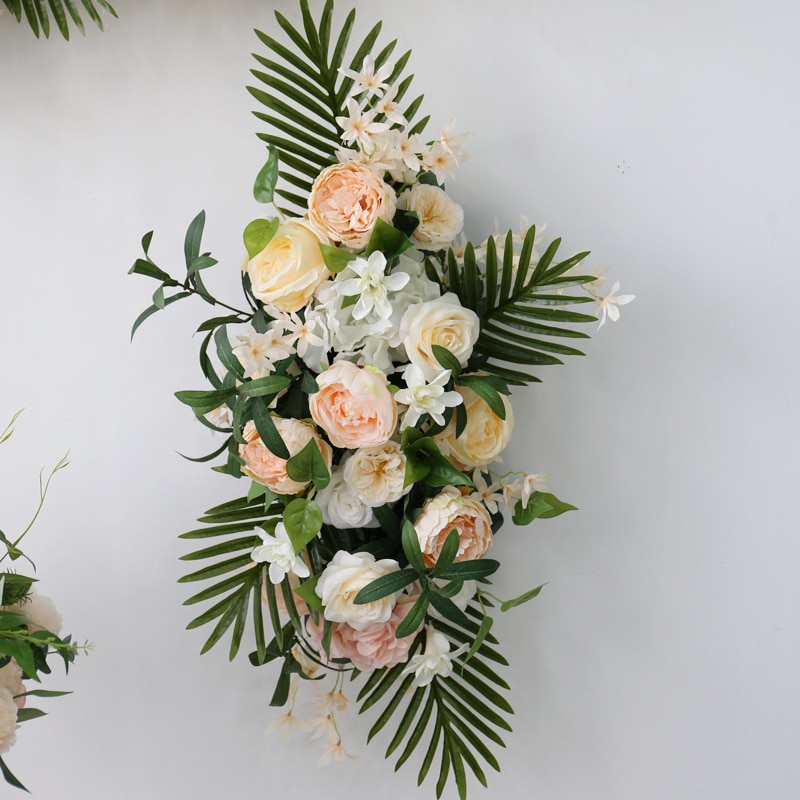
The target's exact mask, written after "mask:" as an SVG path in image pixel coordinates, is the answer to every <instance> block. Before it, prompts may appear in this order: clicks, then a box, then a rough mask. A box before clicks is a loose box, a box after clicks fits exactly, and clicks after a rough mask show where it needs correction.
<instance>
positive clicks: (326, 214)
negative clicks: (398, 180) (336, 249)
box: [308, 161, 397, 250]
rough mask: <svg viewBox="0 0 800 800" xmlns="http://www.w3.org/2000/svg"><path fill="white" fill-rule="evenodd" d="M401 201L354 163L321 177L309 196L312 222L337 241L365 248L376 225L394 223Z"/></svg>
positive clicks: (329, 170)
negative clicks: (381, 222)
mask: <svg viewBox="0 0 800 800" xmlns="http://www.w3.org/2000/svg"><path fill="white" fill-rule="evenodd" d="M396 206H397V200H396V198H395V193H394V189H392V188H391V187H390V186H388V185H387V184H386V183H384V182H383V180H381V178H380V177H378V175H376V174H375V173H374V172H373V171H372V170H371V169H370V168H369V167H366V166H364V165H363V164H358V163H356V162H354V161H350V162H347V163H345V164H333V165H331V166H330V167H326V168H325V169H324V170H322V172H320V174H319V175H318V176H317V179H316V180H315V181H314V185H313V186H312V187H311V194H310V195H309V197H308V219H309V221H310V222H311V223H312V224H313V225H314V226H315V227H317V228H318V229H319V230H320V231H321V232H322V233H324V234H325V235H326V236H329V237H330V238H331V239H332V240H333V241H334V242H340V243H341V244H343V245H345V247H350V248H352V249H354V250H361V249H363V248H364V247H365V246H366V244H367V242H368V241H369V237H370V235H371V234H372V229H373V228H374V227H375V223H376V222H377V221H378V220H379V219H382V220H383V221H384V222H389V223H391V221H392V218H393V217H394V212H395V210H396Z"/></svg>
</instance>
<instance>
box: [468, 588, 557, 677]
mask: <svg viewBox="0 0 800 800" xmlns="http://www.w3.org/2000/svg"><path fill="white" fill-rule="evenodd" d="M540 588H541V587H540ZM523 602H524V601H523ZM500 610H501V611H505V610H506V609H505V608H502V607H501V609H500ZM493 623H494V620H493V619H492V618H491V617H490V616H489V615H488V614H487V615H486V616H485V617H484V618H483V621H482V622H481V626H480V628H478V635H477V636H476V637H475V641H474V642H473V643H472V646H471V647H470V648H469V650H468V651H467V654H466V656H464V661H465V662H467V661H469V660H470V659H471V658H472V657H473V656H474V655H475V653H477V652H478V649H479V648H480V646H481V645H482V644H483V640H484V639H485V638H486V634H487V633H489V631H490V630H491V629H492V625H493Z"/></svg>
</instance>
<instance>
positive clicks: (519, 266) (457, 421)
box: [131, 0, 632, 797]
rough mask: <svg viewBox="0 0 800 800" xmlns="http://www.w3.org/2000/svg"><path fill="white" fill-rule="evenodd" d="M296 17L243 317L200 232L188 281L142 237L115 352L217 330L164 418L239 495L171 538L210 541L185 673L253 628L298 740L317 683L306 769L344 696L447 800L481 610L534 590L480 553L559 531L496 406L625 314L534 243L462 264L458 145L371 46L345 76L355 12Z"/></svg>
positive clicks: (481, 757) (480, 735)
mask: <svg viewBox="0 0 800 800" xmlns="http://www.w3.org/2000/svg"><path fill="white" fill-rule="evenodd" d="M300 9H301V14H302V27H300V28H298V27H295V26H293V25H292V24H291V23H290V22H289V21H288V20H287V19H286V18H285V17H284V16H283V15H281V14H280V13H278V12H275V16H276V19H277V23H278V26H279V27H280V28H281V29H282V30H283V32H284V33H285V35H286V37H287V38H288V44H287V43H282V42H281V41H279V40H278V39H275V38H273V37H271V36H269V35H267V34H265V33H262V32H259V31H256V33H257V35H258V37H259V39H260V40H261V42H262V43H263V44H264V45H265V46H266V47H267V49H268V51H269V55H267V56H261V55H256V56H255V58H256V59H257V61H258V62H259V68H258V69H254V70H253V75H254V76H255V77H256V78H257V79H258V81H259V83H260V84H261V86H259V87H251V88H250V89H249V90H250V92H251V93H252V95H253V96H254V97H255V98H256V100H257V101H259V103H260V104H261V105H262V106H263V110H259V111H257V112H256V117H258V118H259V119H260V120H262V121H264V122H265V123H267V125H268V126H269V128H268V130H267V132H265V133H260V134H259V137H260V138H261V139H262V140H263V141H264V142H265V143H266V144H267V148H268V159H267V162H266V164H265V165H264V167H263V169H261V171H260V172H259V174H258V176H257V178H256V181H255V186H254V196H255V198H256V199H257V200H259V201H261V202H264V203H272V204H273V206H274V208H275V209H276V211H277V216H274V217H271V218H261V219H256V220H253V221H252V222H250V223H249V224H248V225H247V226H246V227H245V229H244V245H245V248H246V250H247V255H246V258H245V260H244V264H243V267H242V273H241V277H242V290H243V304H244V307H243V308H239V307H237V306H236V305H232V304H229V303H226V302H222V301H221V300H218V299H217V298H216V297H215V296H214V295H213V294H212V293H211V292H210V290H209V288H208V287H207V286H206V284H205V282H204V280H203V278H202V275H203V273H204V271H205V270H207V269H209V268H210V267H212V266H214V265H215V264H216V263H217V262H216V260H215V259H214V258H213V257H212V256H211V255H210V254H209V253H207V252H202V247H201V239H202V234H203V229H204V224H205V214H204V213H203V212H201V213H200V214H199V215H198V216H197V217H196V218H195V219H194V220H193V221H192V223H191V225H190V226H189V229H188V231H187V234H186V238H185V247H184V256H185V262H186V275H185V277H184V278H182V279H178V278H175V277H173V276H172V275H170V274H169V273H168V272H166V271H165V270H163V269H162V268H161V267H159V266H157V265H156V263H155V262H154V261H153V259H152V258H151V257H150V253H149V251H150V245H151V240H152V232H151V233H148V234H147V235H145V237H144V239H143V240H142V245H143V249H144V257H143V258H140V259H137V260H136V262H135V263H134V265H133V267H132V268H131V272H133V273H138V274H141V275H145V276H148V277H150V278H153V279H155V280H156V281H157V282H158V284H159V285H158V288H157V289H156V291H155V294H154V296H153V303H152V305H151V306H150V307H149V308H147V309H146V310H145V311H144V312H143V313H142V314H141V315H140V316H139V318H138V319H137V320H136V322H135V323H134V326H133V331H134V332H135V331H136V330H137V328H138V327H139V325H140V324H141V323H142V322H143V321H144V320H145V319H146V318H148V317H149V316H151V315H152V314H154V313H156V312H157V311H159V310H161V309H163V308H165V307H166V306H167V305H170V304H172V303H174V302H177V301H178V300H181V299H183V298H187V297H191V296H198V297H200V298H201V299H202V300H204V301H205V302H206V303H209V304H210V305H212V306H216V307H217V308H218V309H220V311H219V312H217V315H216V316H214V317H213V318H211V319H209V320H207V321H206V322H204V323H203V324H202V325H201V326H200V327H199V329H198V331H199V332H200V333H202V334H203V340H202V344H201V345H200V365H201V368H202V371H203V374H204V375H205V377H206V378H207V380H208V381H209V383H210V384H211V388H206V389H201V390H191V391H180V392H177V398H178V400H180V401H181V402H182V403H185V404H186V405H188V406H190V407H191V409H192V410H193V411H194V413H195V415H196V417H197V419H198V420H199V421H200V422H201V423H202V424H203V425H205V426H207V427H209V428H211V429H212V430H214V431H217V432H219V433H221V434H222V435H223V436H224V437H225V438H224V441H223V442H222V444H221V445H220V446H219V447H218V448H217V449H216V450H215V451H214V452H212V453H210V454H208V455H207V456H203V457H201V458H199V459H193V460H197V461H211V460H214V459H217V458H218V457H220V458H222V463H220V464H218V465H217V466H214V467H213V469H215V470H217V471H218V472H221V473H225V474H227V475H230V476H232V477H234V478H237V479H240V480H241V479H244V481H247V487H246V488H245V487H243V489H242V490H241V492H240V494H241V496H240V497H239V498H238V499H234V500H231V501H230V502H227V503H224V504H222V505H219V506H217V507H215V508H212V509H210V510H209V511H207V512H206V513H205V515H204V516H202V517H200V522H201V523H202V527H200V528H198V529H196V530H192V531H189V532H188V533H184V534H183V535H182V536H183V538H185V539H188V540H191V541H201V542H204V543H207V542H208V540H211V541H212V542H213V543H212V544H210V545H208V544H204V545H203V546H202V547H201V548H200V549H198V550H195V551H193V552H190V553H188V554H186V555H185V556H184V557H183V558H184V559H185V560H187V561H192V562H204V566H201V567H200V568H199V569H195V570H194V571H192V572H191V573H189V574H187V575H186V576H185V577H184V578H182V581H183V582H186V583H196V582H204V583H205V584H206V585H205V587H204V588H202V589H201V590H200V591H198V592H197V593H195V594H193V595H192V596H191V597H189V598H188V599H187V600H186V603H187V604H190V605H193V604H195V603H205V602H207V603H210V605H209V606H208V607H207V608H206V610H204V611H203V612H202V613H201V614H200V615H199V616H197V617H196V618H194V619H193V620H192V621H191V622H190V623H189V626H188V627H189V628H196V627H201V626H205V625H212V626H213V628H212V631H211V634H210V636H209V637H208V639H207V641H206V643H205V645H204V647H203V652H205V651H207V650H208V649H209V648H211V647H213V646H214V645H215V644H216V643H217V642H219V641H220V639H221V638H222V637H223V635H224V634H225V633H226V632H227V631H231V637H230V657H231V658H233V657H234V656H235V655H236V653H237V652H238V650H239V648H240V645H241V643H242V640H243V636H244V634H245V630H246V627H247V618H248V614H250V616H251V619H252V623H253V624H252V629H253V639H254V650H253V652H251V653H250V656H249V658H250V661H251V662H252V663H253V664H254V665H257V666H260V665H264V664H267V663H269V662H274V661H277V662H279V663H280V669H279V673H278V679H277V686H276V688H275V692H274V696H273V698H272V704H273V705H275V706H287V711H286V712H285V713H284V715H283V717H282V718H281V721H282V722H283V723H284V724H285V725H286V727H287V729H289V728H291V726H292V725H298V726H299V727H304V725H303V724H302V721H300V720H299V719H298V718H297V717H296V716H295V714H294V702H295V695H296V691H297V685H298V683H297V680H298V678H299V679H303V678H306V679H310V680H320V679H322V678H323V677H324V676H325V675H326V674H332V675H333V676H334V677H333V687H332V688H331V689H330V692H329V693H328V694H327V701H326V703H325V708H324V712H323V716H322V718H321V719H320V720H318V721H317V723H318V724H317V734H316V735H317V736H324V738H325V742H324V745H325V752H324V754H323V757H322V761H323V762H324V761H326V760H330V759H331V758H334V759H338V760H341V759H342V758H343V757H344V756H345V755H347V753H346V752H345V750H344V748H343V744H342V738H341V735H340V732H339V726H338V724H337V719H336V714H337V711H338V710H339V709H340V708H341V705H342V704H343V703H344V699H343V697H344V696H343V692H342V689H343V686H344V683H345V680H346V679H347V678H349V679H354V678H357V677H360V678H361V681H360V683H359V684H357V686H358V691H357V698H356V700H357V702H358V704H359V706H360V708H359V710H360V712H365V711H367V710H370V709H372V710H375V709H378V708H380V713H379V714H378V716H377V719H376V721H375V723H374V725H373V726H372V729H371V732H370V739H371V738H372V737H373V736H374V735H375V734H377V733H378V732H379V731H381V730H382V729H384V728H387V727H393V729H394V732H393V734H392V735H391V739H390V741H389V742H388V746H387V749H386V756H387V758H388V757H389V756H391V755H394V756H396V757H397V767H399V766H401V765H402V764H404V763H405V762H406V761H407V760H408V759H409V758H410V756H411V755H412V754H413V753H414V752H415V751H416V750H419V751H420V752H421V754H422V755H421V764H420V766H419V773H418V777H419V781H420V783H421V782H422V781H423V780H424V779H425V777H426V775H428V774H429V772H430V770H431V768H432V765H433V763H434V761H435V760H436V761H437V762H438V767H437V768H436V769H438V780H437V784H436V792H437V796H439V795H440V794H441V792H442V790H443V787H444V785H445V784H446V782H447V780H448V777H449V776H450V775H452V776H453V777H454V779H455V782H456V785H457V787H458V791H459V794H460V795H461V796H462V797H464V796H465V794H466V785H467V784H466V770H467V769H469V770H470V771H471V772H473V773H474V775H475V776H476V777H477V778H478V780H479V781H480V782H481V783H483V784H484V785H485V784H486V777H485V775H484V771H483V770H484V765H485V764H488V765H489V766H490V767H492V768H494V769H499V765H498V762H497V760H496V758H495V756H494V754H493V752H492V749H491V748H492V746H493V745H499V746H504V745H503V739H502V738H501V733H502V732H503V731H508V730H511V728H510V725H509V723H508V719H507V717H508V715H510V714H512V713H513V711H512V708H511V705H510V704H509V702H508V700H507V699H506V697H505V694H504V692H506V691H507V690H508V689H509V686H508V684H507V683H506V681H505V680H504V679H503V677H502V676H501V675H500V674H499V673H500V672H501V669H502V667H503V666H504V665H506V664H507V662H506V660H505V658H504V657H503V655H502V654H501V653H500V651H499V650H498V649H497V647H496V645H497V640H496V638H495V637H494V636H493V634H492V632H491V628H492V622H493V617H492V613H493V610H494V609H497V608H498V607H499V610H500V611H501V612H504V611H507V610H509V609H511V608H513V607H514V606H517V605H519V604H520V603H523V602H526V601H528V600H530V599H532V598H534V597H536V595H537V594H538V593H539V591H540V589H541V587H537V588H533V589H531V590H529V591H527V592H525V593H524V594H523V595H521V596H519V597H516V598H514V599H510V600H505V601H503V600H499V599H498V598H497V597H496V596H495V594H494V593H493V592H492V591H490V587H491V583H490V580H489V578H490V576H492V575H493V574H494V573H495V572H496V571H497V570H498V568H499V566H500V564H499V563H498V561H496V560H494V559H492V558H488V557H487V553H488V552H489V550H490V547H491V545H492V540H493V537H494V536H495V535H496V534H497V532H498V529H499V528H500V526H501V523H502V521H503V514H504V513H510V515H511V518H512V520H513V522H514V523H516V524H518V525H527V524H529V523H531V522H532V521H533V520H535V519H548V518H552V517H555V516H557V515H559V514H562V513H564V512H565V511H568V510H570V509H572V508H574V507H573V506H571V505H569V504H567V503H564V502H562V501H561V500H559V499H558V498H557V497H556V496H555V495H554V494H552V493H551V492H550V491H548V489H547V488H546V487H545V486H544V485H543V484H542V480H543V478H544V476H543V475H541V474H528V473H525V472H519V473H516V472H509V471H503V472H500V471H498V470H497V467H496V464H497V462H498V461H499V460H500V456H501V453H502V452H503V450H504V449H505V447H506V445H507V444H508V442H509V439H510V437H511V434H512V430H513V426H514V412H513V408H512V405H511V402H510V400H509V394H510V389H509V387H511V386H522V385H525V384H528V383H531V382H535V381H538V380H539V378H538V377H536V376H535V375H534V374H533V373H532V372H529V371H527V369H528V368H531V367H532V368H534V369H535V368H537V367H540V366H544V365H551V364H560V363H562V362H561V360H560V359H561V357H563V356H567V355H576V354H580V351H579V350H577V349H576V348H575V347H573V346H572V345H567V344H565V343H564V342H563V340H564V339H568V340H571V341H572V342H574V341H575V340H576V339H579V338H585V337H586V336H587V334H586V333H584V332H581V331H580V330H578V329H577V328H579V327H580V326H582V325H585V324H587V323H592V322H597V320H598V316H596V315H595V314H590V313H582V312H579V311H576V310H574V307H576V306H578V307H580V306H583V305H584V304H587V303H595V304H596V305H597V307H598V309H599V311H600V324H601V325H602V324H603V323H604V322H605V320H606V318H610V319H611V320H616V319H617V318H618V315H619V314H618V308H617V306H618V305H621V304H624V303H626V302H628V301H629V300H631V299H632V297H631V296H630V295H622V296H618V295H617V294H616V292H617V289H618V285H616V284H615V286H614V289H613V290H612V292H611V293H609V294H607V295H605V296H600V295H599V294H598V293H597V292H598V287H599V286H600V285H601V284H602V281H603V278H602V277H599V276H598V275H596V274H583V273H581V272H580V271H579V270H578V269H577V268H578V266H579V265H580V264H581V262H582V261H583V260H584V259H585V257H586V256H587V255H588V253H578V254H577V255H573V256H570V257H568V258H564V259H560V258H559V257H558V250H559V245H560V240H558V239H556V240H554V241H552V242H550V243H549V244H548V245H547V246H546V247H544V248H543V251H542V252H541V253H539V252H538V250H537V245H539V244H540V240H539V238H538V236H539V234H540V232H538V233H537V229H536V227H535V226H528V225H527V224H526V223H525V224H524V230H522V231H521V232H519V233H517V234H515V233H514V232H512V231H509V232H508V233H507V234H505V235H503V236H501V235H492V236H490V237H489V238H487V239H486V240H485V241H484V242H482V243H481V244H479V245H473V244H472V243H470V242H467V241H464V240H463V239H459V235H460V234H461V230H462V227H463V211H462V208H461V207H460V206H459V205H458V204H457V203H456V202H454V200H453V199H452V198H451V197H450V195H449V194H448V192H447V191H446V189H445V179H446V178H447V177H448V176H449V175H450V174H451V173H452V171H453V170H454V168H455V167H456V166H457V165H458V164H460V163H461V162H462V161H463V160H464V158H465V151H464V147H463V140H464V136H463V135H458V134H456V133H455V130H454V125H453V123H448V124H447V125H446V126H445V127H444V129H443V130H442V131H441V133H440V134H439V135H438V136H436V137H431V136H429V135H426V134H425V129H426V126H427V123H428V117H420V116H419V113H420V108H421V104H422V97H421V96H419V97H416V99H413V100H407V95H408V91H409V87H410V84H411V76H404V71H405V67H406V64H407V62H408V59H409V56H410V53H408V52H406V53H405V54H403V55H401V56H400V57H399V58H396V59H394V60H393V53H394V49H395V46H396V41H393V42H390V43H389V44H387V45H386V46H384V47H382V48H381V49H377V47H376V43H377V40H378V38H379V35H380V29H381V26H380V24H378V25H376V26H374V27H373V28H372V29H371V30H370V31H369V33H368V34H367V36H366V38H365V39H364V41H363V42H362V43H361V44H360V45H359V46H358V47H357V48H354V52H353V54H352V55H350V56H347V55H346V54H347V53H348V52H349V48H348V42H349V39H350V35H351V33H352V30H353V24H354V19H355V12H354V11H351V12H350V13H349V15H348V16H347V17H346V19H345V21H344V23H343V25H342V27H341V29H340V30H339V33H338V35H336V36H334V35H333V34H332V23H333V4H332V2H327V3H326V4H325V6H324V8H323V10H322V14H321V16H320V18H319V20H318V21H317V20H315V19H314V18H313V16H312V14H311V13H310V11H309V8H308V4H307V3H306V2H304V0H301V2H300ZM375 52H377V55H373V53H375ZM504 469H505V468H504ZM268 627H269V628H271V633H270V634H267V633H266V629H267V628H268ZM390 724H391V725H390Z"/></svg>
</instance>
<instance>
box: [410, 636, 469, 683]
mask: <svg viewBox="0 0 800 800" xmlns="http://www.w3.org/2000/svg"><path fill="white" fill-rule="evenodd" d="M467 648H468V645H466V644H462V645H461V647H458V648H456V649H455V650H454V651H453V652H452V653H451V652H450V642H449V641H448V639H447V637H446V636H445V635H444V634H443V633H438V632H437V631H435V630H434V629H433V627H432V626H430V625H428V626H426V628H425V652H424V653H421V654H419V655H416V656H413V657H412V659H411V661H410V662H409V664H408V666H407V667H406V668H405V669H404V670H403V675H408V674H409V673H411V672H413V673H414V680H413V681H412V685H413V686H415V687H419V686H427V685H428V684H429V683H430V682H431V681H432V680H433V679H434V678H435V677H437V676H438V677H440V678H447V677H449V676H450V675H452V673H453V659H454V658H455V657H456V656H459V655H461V653H463V652H465V651H466V650H467Z"/></svg>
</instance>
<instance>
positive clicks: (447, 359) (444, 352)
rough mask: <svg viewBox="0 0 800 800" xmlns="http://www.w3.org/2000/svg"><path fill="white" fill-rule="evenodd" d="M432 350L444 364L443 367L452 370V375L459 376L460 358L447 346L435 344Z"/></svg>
mask: <svg viewBox="0 0 800 800" xmlns="http://www.w3.org/2000/svg"><path fill="white" fill-rule="evenodd" d="M431 350H432V352H433V357H434V358H435V359H436V360H437V361H438V362H439V363H440V364H441V365H442V368H443V369H449V370H450V377H451V378H457V377H458V374H459V373H460V372H461V364H460V362H459V360H458V359H457V358H456V357H455V356H454V355H453V354H452V353H451V352H450V351H449V350H448V349H447V348H446V347H442V346H441V345H439V344H434V345H433V346H432V347H431Z"/></svg>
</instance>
